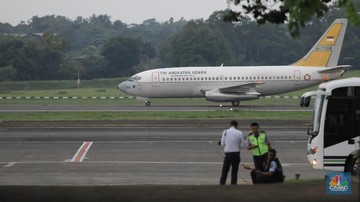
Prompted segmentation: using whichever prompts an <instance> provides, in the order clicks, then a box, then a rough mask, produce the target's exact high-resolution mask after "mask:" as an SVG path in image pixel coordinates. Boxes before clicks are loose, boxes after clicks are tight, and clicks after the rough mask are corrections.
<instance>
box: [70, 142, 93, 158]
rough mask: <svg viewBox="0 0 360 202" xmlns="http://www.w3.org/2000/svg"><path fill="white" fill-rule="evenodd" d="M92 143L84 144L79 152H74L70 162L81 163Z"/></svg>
mask: <svg viewBox="0 0 360 202" xmlns="http://www.w3.org/2000/svg"><path fill="white" fill-rule="evenodd" d="M92 144H93V142H84V143H83V144H82V145H81V147H80V148H79V150H78V151H77V152H76V154H75V155H74V157H73V158H72V159H71V162H82V161H83V160H84V158H85V156H86V154H87V152H88V151H89V149H90V147H91V145H92Z"/></svg>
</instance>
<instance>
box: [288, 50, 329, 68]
mask: <svg viewBox="0 0 360 202" xmlns="http://www.w3.org/2000/svg"><path fill="white" fill-rule="evenodd" d="M330 55H331V51H323V52H312V53H311V54H310V56H309V57H308V58H306V59H300V60H299V61H297V62H295V63H294V64H292V65H293V66H309V67H326V65H327V63H328V61H329V58H330Z"/></svg>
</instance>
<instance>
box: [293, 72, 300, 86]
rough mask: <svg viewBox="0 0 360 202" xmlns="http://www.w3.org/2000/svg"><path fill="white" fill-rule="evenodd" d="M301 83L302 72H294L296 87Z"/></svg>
mask: <svg viewBox="0 0 360 202" xmlns="http://www.w3.org/2000/svg"><path fill="white" fill-rule="evenodd" d="M300 81H301V71H300V70H295V71H294V86H299V85H300Z"/></svg>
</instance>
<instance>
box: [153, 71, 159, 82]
mask: <svg viewBox="0 0 360 202" xmlns="http://www.w3.org/2000/svg"><path fill="white" fill-rule="evenodd" d="M152 82H153V83H159V72H153V73H152Z"/></svg>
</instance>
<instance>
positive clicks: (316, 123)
mask: <svg viewBox="0 0 360 202" xmlns="http://www.w3.org/2000/svg"><path fill="white" fill-rule="evenodd" d="M324 99H325V95H324V94H318V95H317V96H316V101H315V106H314V111H313V116H312V121H311V123H312V124H311V125H310V127H309V130H308V134H309V135H311V136H317V134H318V133H319V128H320V121H321V113H322V109H323V104H324Z"/></svg>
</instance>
